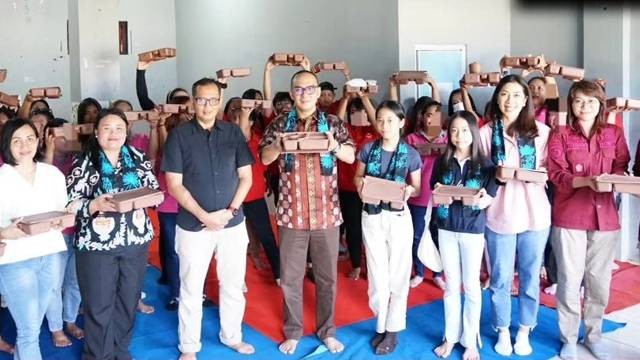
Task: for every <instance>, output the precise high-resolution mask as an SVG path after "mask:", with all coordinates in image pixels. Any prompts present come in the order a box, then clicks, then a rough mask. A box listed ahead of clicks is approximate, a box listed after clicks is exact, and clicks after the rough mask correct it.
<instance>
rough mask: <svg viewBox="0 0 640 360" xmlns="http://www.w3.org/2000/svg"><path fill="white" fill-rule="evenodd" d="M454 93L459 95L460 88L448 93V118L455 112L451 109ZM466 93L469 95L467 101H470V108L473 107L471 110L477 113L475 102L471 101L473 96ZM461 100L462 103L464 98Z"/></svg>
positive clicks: (460, 92)
mask: <svg viewBox="0 0 640 360" xmlns="http://www.w3.org/2000/svg"><path fill="white" fill-rule="evenodd" d="M456 94H460V96H462V90H460V89H455V90H453V91H452V92H451V94H449V106H448V113H449V118H451V116H453V113H454V112H455V111H453V97H454V96H455V95H456ZM467 95H469V102H470V103H471V108H472V109H473V112H474V113H476V114H477V113H478V110H476V103H475V102H474V101H473V97H472V96H471V94H469V93H467ZM462 102H463V103H464V99H462Z"/></svg>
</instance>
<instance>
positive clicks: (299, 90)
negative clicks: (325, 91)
mask: <svg viewBox="0 0 640 360" xmlns="http://www.w3.org/2000/svg"><path fill="white" fill-rule="evenodd" d="M317 88H318V85H312V86H307V87H299V86H296V87H294V88H293V93H294V94H295V95H296V96H302V94H307V95H313V93H315V92H316V89H317Z"/></svg>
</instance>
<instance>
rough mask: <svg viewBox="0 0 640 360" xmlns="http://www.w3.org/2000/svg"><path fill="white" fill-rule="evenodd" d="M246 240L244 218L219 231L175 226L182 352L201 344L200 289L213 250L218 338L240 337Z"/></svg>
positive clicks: (234, 340)
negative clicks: (215, 274) (217, 299)
mask: <svg viewBox="0 0 640 360" xmlns="http://www.w3.org/2000/svg"><path fill="white" fill-rule="evenodd" d="M248 243H249V238H248V236H247V229H246V227H245V224H244V221H243V222H242V223H240V224H238V225H236V226H234V227H230V228H227V229H222V230H219V231H209V230H202V231H197V232H193V231H186V230H183V229H181V228H180V227H176V252H177V253H178V257H179V259H180V306H179V308H178V320H179V325H178V335H179V338H180V345H179V346H178V348H179V349H180V351H181V352H182V353H190V352H198V351H200V349H201V348H202V344H201V342H200V336H201V328H202V289H203V286H204V281H205V279H206V277H207V270H208V269H209V264H210V263H211V257H212V256H213V255H214V254H215V258H216V272H217V275H218V283H219V284H220V334H219V336H220V341H221V342H222V343H223V344H225V345H235V344H237V343H239V342H241V341H242V330H241V325H242V318H243V316H244V308H245V298H244V293H243V292H242V287H243V285H244V276H245V272H246V268H247V267H246V262H247V244H248Z"/></svg>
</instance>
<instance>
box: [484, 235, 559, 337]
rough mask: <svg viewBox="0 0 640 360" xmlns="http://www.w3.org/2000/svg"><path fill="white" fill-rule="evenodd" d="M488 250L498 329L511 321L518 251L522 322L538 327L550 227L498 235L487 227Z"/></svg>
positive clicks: (519, 299)
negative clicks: (542, 267)
mask: <svg viewBox="0 0 640 360" xmlns="http://www.w3.org/2000/svg"><path fill="white" fill-rule="evenodd" d="M485 237H486V239H487V249H488V250H489V259H490V262H491V286H490V290H491V310H492V315H493V316H492V318H493V326H494V327H495V328H503V327H509V325H510V324H511V284H512V283H513V269H514V266H515V258H516V254H517V256H518V276H519V279H520V288H519V295H518V309H519V310H518V313H519V315H520V320H519V324H520V325H524V326H531V327H533V326H535V325H536V323H537V322H536V321H537V317H538V307H539V306H540V301H539V295H540V267H541V266H542V258H543V255H544V248H545V245H546V244H547V238H548V237H549V228H546V229H544V230H539V231H525V232H522V233H519V234H498V233H495V232H493V231H491V229H489V228H486V230H485Z"/></svg>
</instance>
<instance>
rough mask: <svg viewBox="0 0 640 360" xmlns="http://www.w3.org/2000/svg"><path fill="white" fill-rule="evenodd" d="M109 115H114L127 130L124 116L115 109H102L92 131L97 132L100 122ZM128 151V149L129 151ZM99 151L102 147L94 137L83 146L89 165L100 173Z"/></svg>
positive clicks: (127, 125) (127, 124)
mask: <svg viewBox="0 0 640 360" xmlns="http://www.w3.org/2000/svg"><path fill="white" fill-rule="evenodd" d="M109 115H115V116H117V117H119V118H120V119H122V121H124V124H125V126H126V127H127V128H129V122H128V121H127V118H126V117H125V116H124V113H123V112H122V111H120V110H118V109H116V108H112V109H103V110H101V111H100V113H98V117H97V119H96V123H95V125H94V131H95V132H97V131H98V128H99V127H100V122H101V121H102V120H103V119H104V118H106V117H107V116H109ZM122 146H126V147H129V143H128V139H127V138H126V137H125V141H124V145H122ZM129 150H130V149H129ZM100 151H102V147H100V144H99V143H98V139H97V137H96V136H91V137H90V138H89V139H88V141H87V143H86V146H85V150H84V153H85V155H86V156H89V159H90V160H91V164H92V165H93V167H94V168H95V169H96V170H97V171H98V172H99V173H100V172H101V171H102V166H101V162H100Z"/></svg>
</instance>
